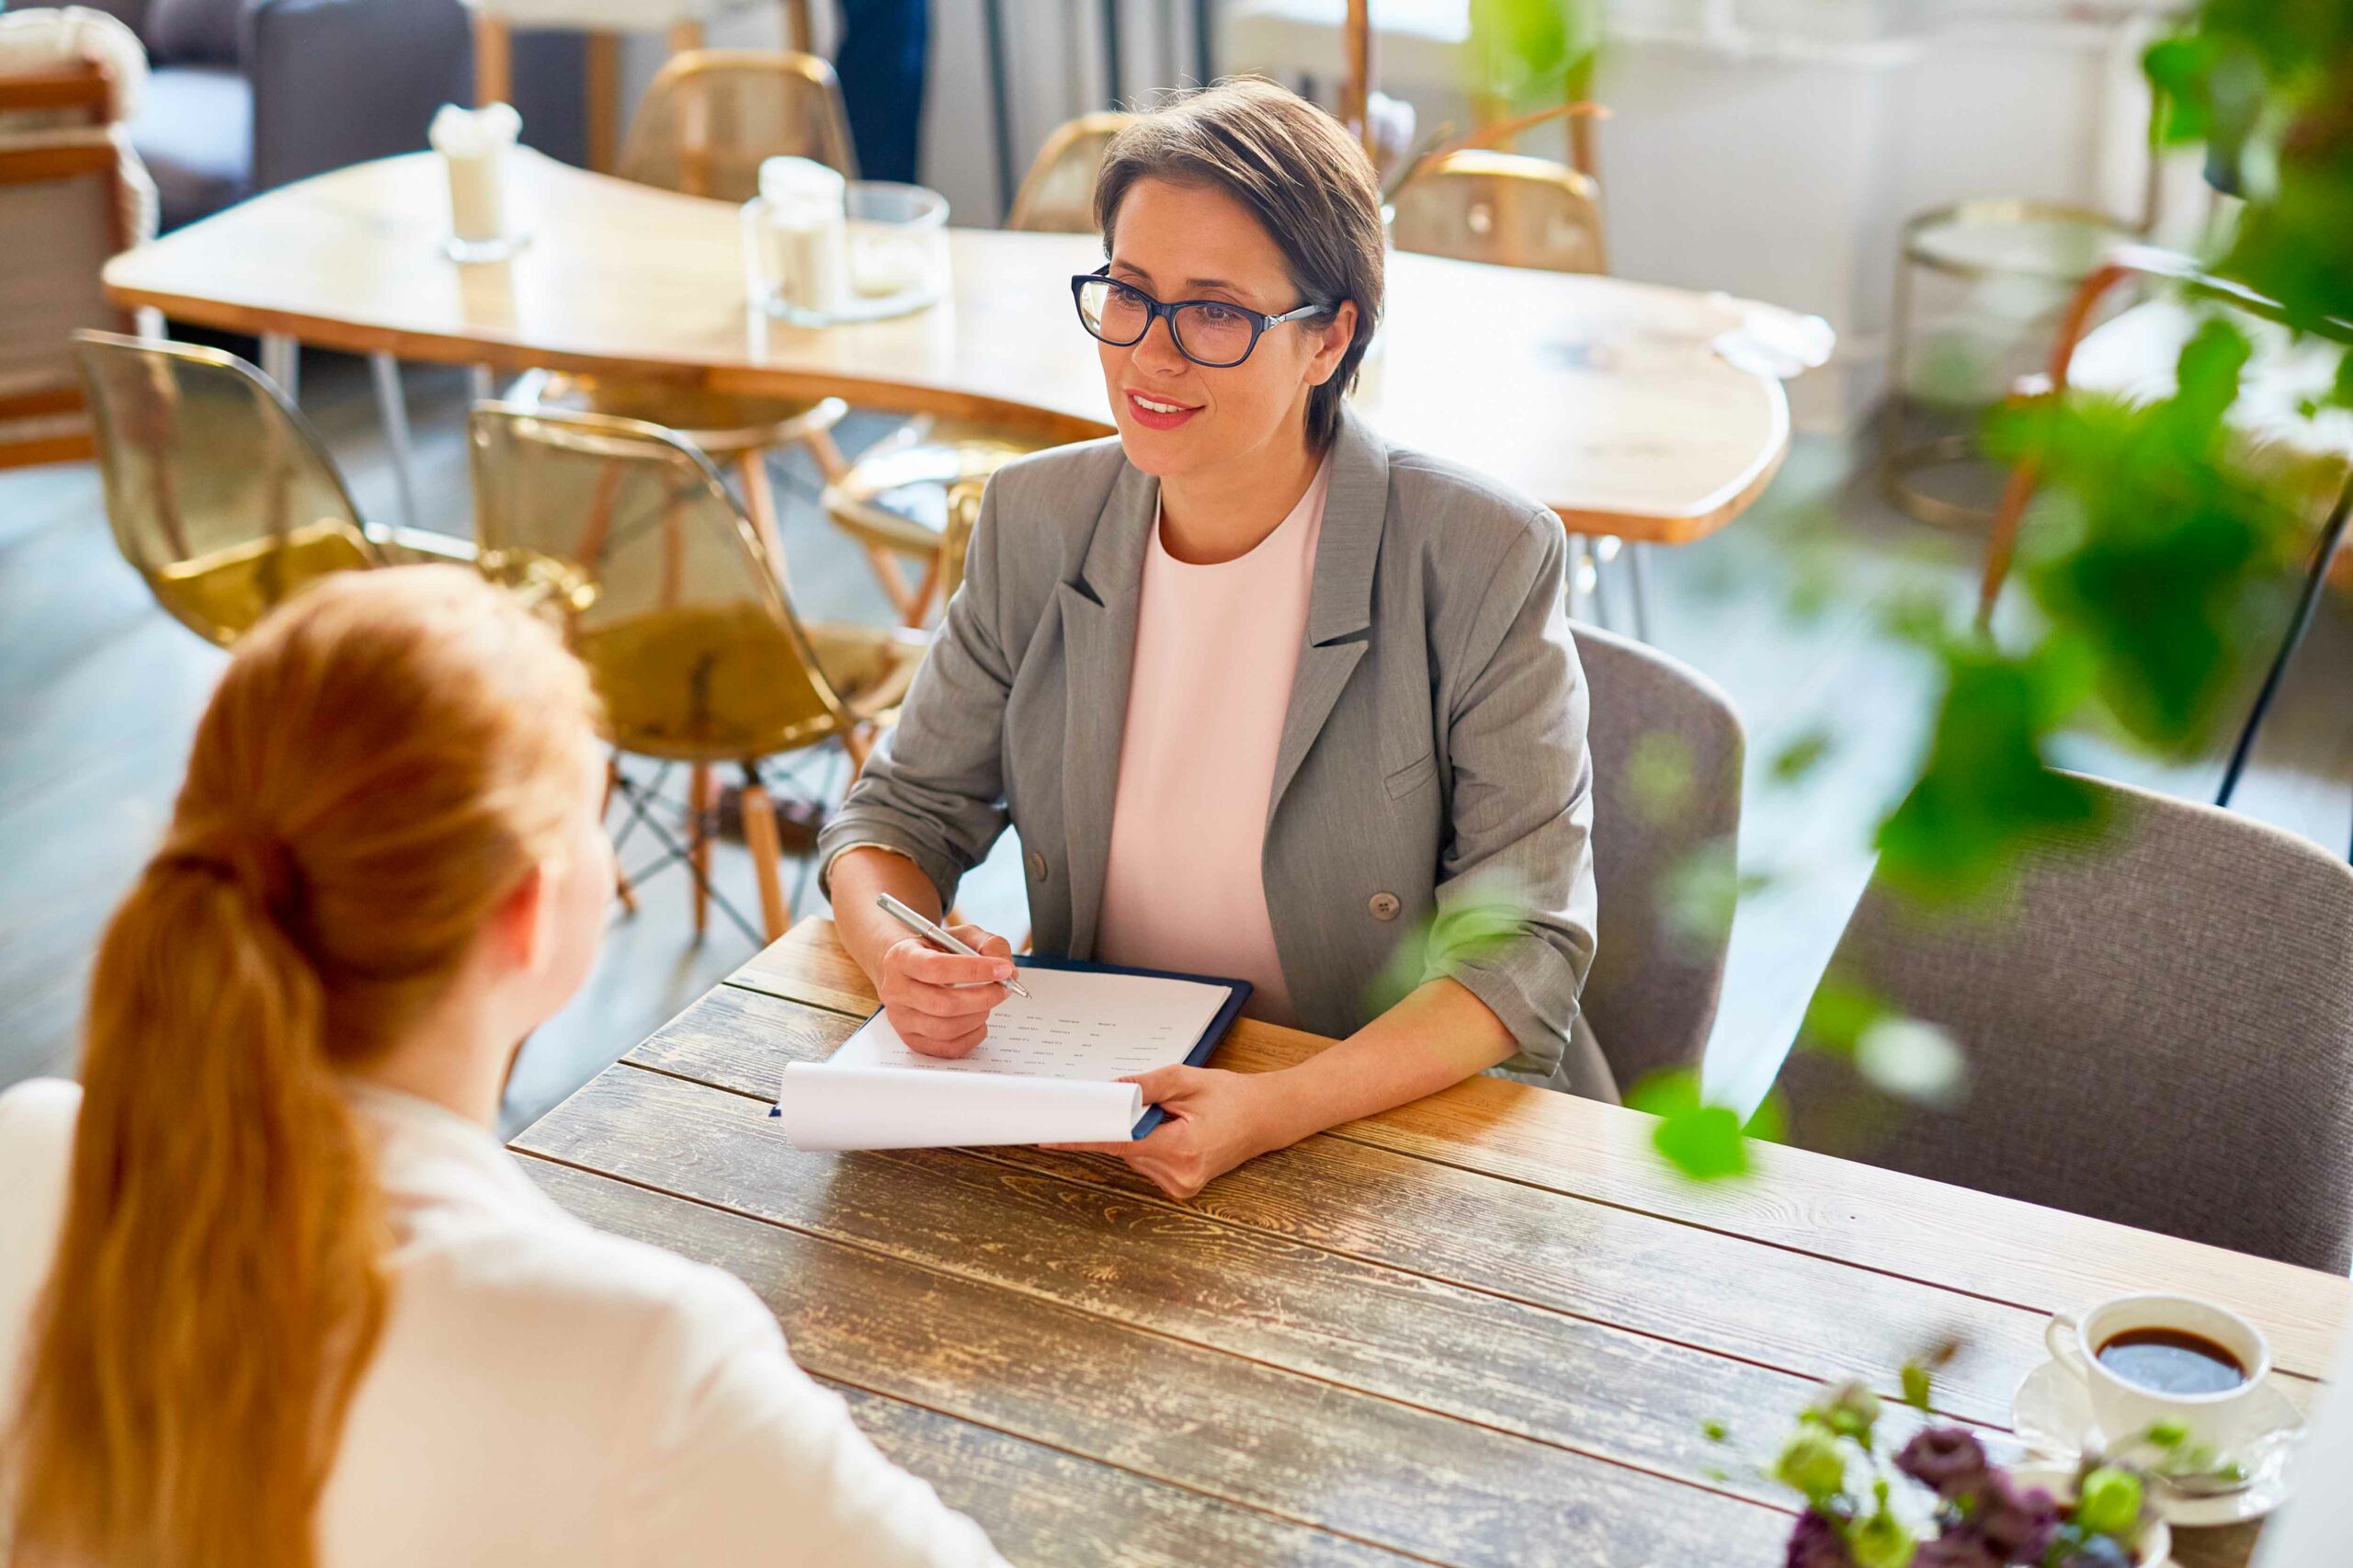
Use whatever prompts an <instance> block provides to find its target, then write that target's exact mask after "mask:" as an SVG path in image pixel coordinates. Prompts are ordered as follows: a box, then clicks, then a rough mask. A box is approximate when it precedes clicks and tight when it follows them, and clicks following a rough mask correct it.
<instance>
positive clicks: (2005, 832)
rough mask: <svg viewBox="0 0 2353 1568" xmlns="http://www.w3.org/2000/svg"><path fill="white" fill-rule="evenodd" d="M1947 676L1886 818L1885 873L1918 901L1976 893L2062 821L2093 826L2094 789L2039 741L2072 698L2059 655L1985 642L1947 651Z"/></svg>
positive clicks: (2070, 826)
mask: <svg viewBox="0 0 2353 1568" xmlns="http://www.w3.org/2000/svg"><path fill="white" fill-rule="evenodd" d="M1944 657H1945V661H1946V687H1945V694H1944V699H1943V701H1942V702H1941V703H1940V704H1939V706H1938V714H1937V722H1936V728H1935V732H1934V734H1933V736H1932V738H1931V740H1930V742H1929V749H1928V757H1927V763H1926V765H1925V766H1924V767H1922V769H1921V772H1920V776H1919V778H1918V779H1917V780H1916V781H1915V783H1914V784H1913V786H1912V790H1911V792H1910V793H1909V794H1907V795H1906V796H1905V797H1904V801H1903V802H1902V803H1901V804H1900V805H1898V806H1897V807H1896V809H1895V811H1894V812H1893V813H1892V814H1890V815H1889V817H1888V818H1887V820H1886V821H1885V822H1883V823H1882V824H1881V825H1880V831H1879V836H1878V846H1879V851H1880V861H1879V872H1878V874H1879V877H1880V879H1881V881H1885V882H1886V883H1888V884H1889V885H1891V886H1893V888H1895V889H1896V890H1897V891H1898V892H1904V893H1907V894H1910V895H1911V896H1912V897H1914V898H1915V899H1916V900H1918V901H1919V902H1922V903H1953V902H1961V901H1966V900H1970V899H1973V898H1977V897H1980V896H1982V895H1984V893H1986V892H1990V891H1992V890H1993V889H1994V888H1995V887H1997V886H1999V885H2001V883H2002V882H2003V881H2005V880H2006V878H2007V876H2008V874H2009V872H2010V870H2011V869H2012V867H2013V866H2014V864H2015V862H2016V860H2017V858H2018V855H2019V853H2020V852H2021V851H2023V850H2024V849H2025V848H2026V847H2027V846H2029V845H2030V844H2032V843H2034V842H2036V841H2037V840H2039V839H2040V838H2041V837H2043V836H2045V835H2048V834H2050V833H2052V832H2053V831H2054V830H2080V829H2087V828H2090V827H2092V826H2094V825H2096V824H2097V820H2098V811H2099V808H2098V803H2097V796H2096V795H2094V794H2093V792H2092V790H2091V787H2090V786H2089V785H2087V784H2086V783H2085V782H2084V781H2083V780H2081V779H2079V778H2070V777H2068V776H2066V775H2064V774H2061V773H2058V772H2056V771H2054V770H2053V769H2052V767H2050V765H2049V764H2048V763H2047V762H2045V760H2044V757H2043V748H2044V746H2045V745H2046V744H2047V743H2048V737H2049V735H2050V733H2051V731H2052V728H2053V727H2054V726H2055V723H2056V721H2057V719H2058V717H2059V715H2060V712H2061V711H2062V710H2063V709H2064V707H2065V706H2066V696H2067V693H2066V685H2065V682H2064V680H2063V676H2064V675H2065V669H2064V666H2063V662H2049V661H2041V660H2035V659H2016V658H2009V657H2006V656H2004V655H2002V654H2000V653H1995V652H1994V651H1992V650H1990V649H1984V648H1982V647H1952V648H1948V649H1947V650H1945V652H1944Z"/></svg>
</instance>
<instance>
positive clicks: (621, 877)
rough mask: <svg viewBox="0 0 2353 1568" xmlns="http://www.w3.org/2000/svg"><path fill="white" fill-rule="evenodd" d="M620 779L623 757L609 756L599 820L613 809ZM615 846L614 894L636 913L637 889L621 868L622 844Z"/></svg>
mask: <svg viewBox="0 0 2353 1568" xmlns="http://www.w3.org/2000/svg"><path fill="white" fill-rule="evenodd" d="M620 781H621V759H620V757H618V756H616V757H610V758H608V759H607V760H606V763H605V799H604V802H603V803H602V804H601V805H599V806H598V807H597V821H599V822H602V821H604V819H605V813H606V812H609V811H611V810H612V809H613V790H615V788H617V787H618V786H619V785H620ZM614 847H615V851H616V853H615V857H614V860H613V894H614V896H615V897H617V898H619V899H620V901H621V907H622V908H623V909H626V910H628V911H629V912H630V913H631V915H635V914H636V913H637V890H636V889H635V888H633V887H631V886H630V881H629V873H628V872H627V871H624V870H622V869H621V868H620V856H619V848H620V846H618V845H617V846H614Z"/></svg>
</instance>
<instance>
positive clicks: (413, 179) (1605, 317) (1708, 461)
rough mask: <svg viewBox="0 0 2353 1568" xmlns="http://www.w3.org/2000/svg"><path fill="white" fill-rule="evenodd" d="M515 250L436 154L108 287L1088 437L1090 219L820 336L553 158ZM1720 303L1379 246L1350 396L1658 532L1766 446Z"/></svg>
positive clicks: (1581, 512)
mask: <svg viewBox="0 0 2353 1568" xmlns="http://www.w3.org/2000/svg"><path fill="white" fill-rule="evenodd" d="M510 186H511V192H512V194H511V198H510V199H511V200H512V202H513V204H514V208H515V210H516V211H517V213H518V214H519V222H520V223H521V225H522V226H523V227H526V228H528V229H529V231H530V233H531V241H530V244H529V245H528V246H527V247H526V248H525V249H524V250H523V251H522V253H521V254H520V255H519V256H516V257H515V258H513V259H512V260H509V261H505V262H495V263H487V264H481V265H474V266H464V267H461V266H459V265H457V264H456V263H453V262H451V261H449V259H447V258H446V257H445V256H443V255H442V254H441V249H440V246H441V243H442V240H443V239H444V238H445V236H446V235H447V233H448V231H449V197H448V192H447V187H446V182H445V179H444V176H443V175H442V172H441V167H440V163H439V160H438V156H437V155H435V154H432V153H412V154H408V155H405V156H403V157H396V158H387V159H382V160H380V161H378V162H374V163H368V164H360V165H354V166H352V167H349V168H345V169H339V170H336V171H335V172H333V173H330V174H324V175H320V176H315V177H314V178H312V179H307V180H302V181H299V182H297V183H296V184H293V185H290V186H285V187H280V188H278V189H276V190H272V191H268V192H266V193H264V194H263V195H261V196H257V197H256V198H254V199H251V200H248V201H244V202H241V203H239V204H238V205H236V206H235V207H233V208H230V209H229V210H226V211H223V212H221V213H218V214H216V215H215V216H213V217H210V218H207V219H205V220H203V221H202V222H197V223H192V224H189V225H188V226H187V227H186V228H183V229H179V230H176V231H175V232H174V233H170V234H167V235H165V236H164V237H163V238H161V239H159V240H155V241H153V242H152V243H150V244H145V245H142V246H140V247H138V248H137V249H135V250H132V251H131V252H128V253H126V254H124V255H122V256H117V257H116V258H115V259H114V260H113V261H111V262H109V263H108V267H107V270H106V281H107V286H108V292H109V294H110V295H111V296H112V297H113V298H114V299H115V300H116V301H119V302H120V303H122V304H125V305H129V306H143V305H152V306H154V307H156V308H157V309H160V310H162V311H164V312H165V313H166V314H168V315H170V316H172V317H174V318H175V319H177V320H181V321H187V322H192V323H197V324H203V325H207V326H212V327H219V328H223V329H226V330H231V331H238V332H252V333H271V334H278V335H286V336H290V337H296V338H299V339H301V340H302V341H303V342H306V343H313V344H317V345H320V346H322V347H331V348H339V349H345V350H348V351H351V352H354V353H390V354H393V355H397V356H399V357H400V358H409V359H426V360H440V361H446V362H451V363H460V364H487V365H491V366H494V367H497V368H500V369H508V370H522V369H529V368H531V367H534V366H547V367H551V368H553V369H567V370H578V371H589V372H596V371H604V372H608V373H611V372H616V371H627V372H630V373H631V374H638V375H653V376H658V377H668V378H673V379H676V381H679V382H680V383H681V384H682V385H699V386H704V387H709V388H710V389H713V390H715V391H721V392H741V393H759V394H768V395H776V396H788V397H798V396H819V395H838V396H843V397H847V398H851V399H853V400H855V401H857V402H858V403H862V404H865V405H867V406H870V407H880V408H891V409H901V410H905V411H907V412H910V413H938V414H945V415H955V416H960V417H972V418H984V419H989V420H993V421H995V422H998V423H1003V424H1006V425H1011V426H1018V427H1022V428H1026V429H1029V430H1031V431H1033V432H1035V433H1036V434H1037V435H1038V436H1040V437H1041V438H1044V439H1048V440H1083V439H1087V438H1091V437H1097V436H1101V435H1105V434H1108V433H1109V431H1110V429H1111V424H1110V416H1109V408H1108V404H1107V403H1106V402H1105V399H1104V392H1103V383H1102V375H1101V371H1100V369H1099V368H1098V366H1097V359H1096V356H1095V354H1094V352H1093V345H1092V344H1091V343H1090V342H1089V341H1088V340H1087V338H1086V335H1085V334H1084V332H1083V331H1082V330H1081V329H1080V327H1079V325H1078V324H1077V322H1076V320H1075V319H1074V316H1073V313H1072V309H1071V302H1070V290H1069V284H1068V281H1067V280H1068V278H1070V276H1071V275H1072V274H1073V273H1074V272H1084V271H1087V270H1089V269H1091V268H1092V267H1096V266H1097V265H1099V264H1100V262H1101V260H1102V251H1101V246H1100V244H1099V242H1098V241H1097V240H1096V239H1094V238H1093V237H1091V236H1085V235H1070V234H1030V233H1002V232H996V231H988V230H963V229H957V230H951V231H949V250H950V256H951V267H952V274H953V286H952V293H951V296H950V297H949V299H948V300H946V301H943V302H942V303H940V304H939V305H938V306H935V307H934V308H932V309H930V310H926V311H924V312H920V313H917V314H915V315H910V316H905V317H902V318H900V319H898V320H895V321H887V322H873V323H865V324H858V325H852V326H839V327H830V328H824V329H810V328H798V327H791V326H788V325H786V324H782V323H779V322H772V321H770V320H769V318H768V317H767V316H766V315H765V314H763V313H762V312H757V311H755V310H752V309H750V308H748V307H747V304H746V301H745V286H744V278H743V263H742V244H741V240H740V238H739V233H738V227H737V214H736V209H735V208H734V207H733V206H732V205H730V204H727V203H724V202H718V201H711V200H706V199H701V198H698V197H690V196H680V195H676V194H674V193H671V192H668V191H663V190H657V189H654V188H652V187H645V186H640V185H634V184H631V183H630V182H627V181H624V180H620V179H615V178H611V177H609V176H602V175H596V174H590V173H587V172H585V171H583V170H579V169H574V168H571V167H569V166H567V165H563V164H559V163H556V162H554V161H553V160H551V159H549V158H545V157H542V156H540V154H538V153H530V152H529V151H528V150H526V151H524V152H522V153H518V154H517V158H516V160H515V163H514V165H513V166H512V168H511V170H510ZM1748 309H1749V307H1748V306H1747V305H1745V303H1744V302H1743V301H1736V300H1733V299H1729V298H1727V297H1725V296H1722V295H1714V294H1701V293H1696V292H1692V291H1689V290H1679V289H1668V288H1662V287H1657V286H1654V285H1650V284H1642V283H1631V282H1627V281H1625V280H1623V279H1619V278H1596V277H1576V276H1570V275H1567V274H1562V273H1552V272H1543V271H1536V270H1530V269H1525V268H1518V267H1483V266H1480V265H1477V264H1475V263H1471V262H1460V261H1452V260H1447V259H1443V258H1439V257H1436V256H1418V255H1414V254H1411V253H1398V254H1396V255H1394V256H1392V257H1391V259H1390V265H1389V285H1388V301H1387V321H1386V324H1385V325H1384V327H1383V329H1382V334H1381V339H1380V341H1379V344H1378V346H1377V349H1376V352H1375V354H1374V355H1373V356H1372V357H1371V358H1369V359H1368V360H1367V362H1366V368H1365V372H1364V375H1363V378H1362V381H1361V384H1360V386H1359V388H1358V393H1357V403H1358V406H1359V407H1360V408H1362V409H1363V410H1364V411H1365V413H1366V415H1368V416H1369V417H1370V419H1371V421H1372V423H1373V424H1374V425H1375V426H1378V427H1379V428H1380V429H1381V431H1382V432H1383V433H1384V434H1385V435H1387V436H1388V437H1389V438H1391V439H1392V440H1394V441H1397V442H1399V443H1401V444H1403V445H1405V446H1408V447H1413V448H1416V449H1420V450H1423V451H1427V452H1430V453H1432V454H1435V455H1437V456H1439V457H1445V458H1449V459H1452V460H1457V461H1460V462H1463V463H1466V464H1469V465H1471V466H1472V467H1473V468H1476V469H1478V470H1480V471H1482V472H1486V473H1489V474H1492V475H1494V476H1495V477H1496V478H1498V479H1501V480H1504V481H1506V483H1511V484H1513V485H1516V486H1517V487H1518V488H1519V489H1521V490H1524V491H1526V492H1527V493H1528V494H1531V495H1535V496H1539V497H1540V498H1542V499H1543V500H1544V501H1545V503H1546V504H1547V505H1549V506H1552V508H1553V509H1554V510H1555V511H1556V512H1557V513H1559V514H1560V516H1561V517H1562V518H1563V521H1564V522H1565V523H1566V524H1567V525H1568V526H1569V527H1570V528H1572V529H1574V530H1575V531H1581V532H1589V533H1612V534H1617V535H1620V536H1621V537H1624V538H1628V539H1640V540H1654V541H1657V542H1662V543H1671V544H1675V543H1683V542H1686V541H1688V540H1693V539H1697V538H1699V537H1701V536H1703V535H1705V534H1707V533H1710V532H1711V531H1713V530H1714V529H1716V528H1721V527H1722V526H1723V524H1724V523H1726V522H1728V521H1730V520H1731V519H1732V518H1733V517H1736V516H1737V515H1738V514H1739V513H1740V512H1741V511H1742V510H1743V509H1744V508H1745V507H1746V506H1747V505H1748V504H1749V503H1750V502H1751V501H1753V500H1755V499H1756V496H1757V494H1759V493H1761V492H1762V490H1763V489H1764V487H1765V484H1766V483H1767V482H1768V480H1770V479H1771V477H1772V475H1773V472H1774V471H1775V469H1776V468H1777V467H1778V466H1779V462H1780V460H1781V458H1782V456H1783V454H1784V452H1785V451H1786V449H1787V448H1788V444H1789V409H1788V403H1787V401H1786V399H1785V398H1784V396H1783V394H1782V390H1781V387H1780V383H1779V382H1778V381H1775V380H1773V379H1772V378H1771V377H1769V376H1765V375H1760V374H1756V373H1755V372H1752V371H1746V370H1741V369H1734V368H1733V366H1731V365H1729V364H1727V363H1725V362H1724V361H1723V360H1722V358H1718V357H1717V356H1716V354H1715V353H1714V352H1713V351H1712V350H1711V348H1710V347H1709V343H1710V342H1711V340H1712V339H1713V338H1715V337H1716V336H1718V335H1721V334H1722V333H1724V332H1725V331H1727V330H1730V329H1732V328H1733V327H1735V326H1737V325H1738V324H1739V323H1740V322H1741V320H1742V319H1743V316H1744V314H1745V312H1746V311H1747V310H1748Z"/></svg>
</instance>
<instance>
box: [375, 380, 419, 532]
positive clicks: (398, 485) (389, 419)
mask: <svg viewBox="0 0 2353 1568" xmlns="http://www.w3.org/2000/svg"><path fill="white" fill-rule="evenodd" d="M368 371H369V377H370V378H371V379H372V380H373V381H375V383H376V408H377V411H378V412H379V413H380V414H381V415H382V416H383V420H384V445H385V446H386V447H388V448H389V449H391V450H392V487H393V489H395V490H397V491H398V492H399V493H400V498H401V521H402V523H403V524H404V525H405V526H406V527H409V528H417V527H419V526H420V525H419V524H418V522H417V517H416V454H415V450H414V449H412V448H411V447H410V445H409V437H408V399H407V397H406V396H405V395H404V394H403V392H401V362H400V361H399V360H398V359H395V358H392V356H391V355H389V354H370V355H369V356H368Z"/></svg>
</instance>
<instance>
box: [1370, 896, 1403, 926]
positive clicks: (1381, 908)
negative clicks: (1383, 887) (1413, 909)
mask: <svg viewBox="0 0 2353 1568" xmlns="http://www.w3.org/2000/svg"><path fill="white" fill-rule="evenodd" d="M1364 906H1365V908H1366V909H1368V910H1370V911H1371V912H1372V917H1373V918H1374V919H1375V920H1394V919H1396V918H1397V911H1398V909H1399V908H1400V907H1402V906H1401V905H1400V904H1399V903H1398V902H1397V895H1396V894H1395V893H1393V892H1377V893H1374V894H1373V895H1372V896H1371V897H1370V898H1369V899H1367V900H1366V901H1365V905H1364Z"/></svg>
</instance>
